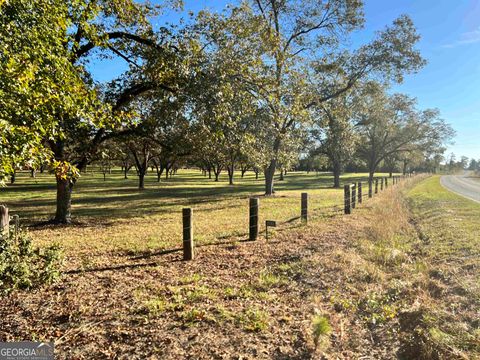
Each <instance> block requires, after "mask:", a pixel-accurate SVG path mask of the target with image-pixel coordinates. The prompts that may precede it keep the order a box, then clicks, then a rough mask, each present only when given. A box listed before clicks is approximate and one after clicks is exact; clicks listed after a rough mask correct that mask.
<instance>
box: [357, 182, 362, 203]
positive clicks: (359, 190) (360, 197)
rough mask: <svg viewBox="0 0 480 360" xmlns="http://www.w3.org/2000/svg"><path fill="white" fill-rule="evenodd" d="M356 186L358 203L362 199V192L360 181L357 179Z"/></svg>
mask: <svg viewBox="0 0 480 360" xmlns="http://www.w3.org/2000/svg"><path fill="white" fill-rule="evenodd" d="M357 188H358V195H357V196H358V203H359V204H361V203H362V201H363V192H362V182H361V181H359V182H358V184H357Z"/></svg>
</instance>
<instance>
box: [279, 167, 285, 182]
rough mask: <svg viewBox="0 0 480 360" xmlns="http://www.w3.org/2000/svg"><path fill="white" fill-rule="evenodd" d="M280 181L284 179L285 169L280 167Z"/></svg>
mask: <svg viewBox="0 0 480 360" xmlns="http://www.w3.org/2000/svg"><path fill="white" fill-rule="evenodd" d="M278 180H279V181H283V180H284V178H283V169H280V178H279V179H278Z"/></svg>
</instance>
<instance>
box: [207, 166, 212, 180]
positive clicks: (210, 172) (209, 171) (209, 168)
mask: <svg viewBox="0 0 480 360" xmlns="http://www.w3.org/2000/svg"><path fill="white" fill-rule="evenodd" d="M208 178H209V179H211V178H212V168H211V167H208Z"/></svg>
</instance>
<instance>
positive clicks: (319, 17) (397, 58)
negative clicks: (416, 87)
mask: <svg viewBox="0 0 480 360" xmlns="http://www.w3.org/2000/svg"><path fill="white" fill-rule="evenodd" d="M362 10H363V3H362V1H350V0H329V1H323V0H322V1H321V0H308V1H301V2H299V1H293V0H291V1H289V0H251V1H244V2H242V4H241V5H240V6H239V7H237V8H234V9H233V10H232V12H231V15H230V17H229V18H228V19H226V20H224V21H223V22H222V25H221V26H217V27H216V28H217V29H218V28H221V29H222V30H223V36H220V35H219V32H218V31H217V32H216V33H215V35H216V36H214V37H211V38H210V41H211V42H216V43H217V44H218V46H220V47H221V46H223V44H224V43H228V42H229V41H230V42H231V41H234V42H235V43H236V44H237V49H238V51H240V52H241V53H242V60H243V61H244V64H243V66H241V67H240V68H238V70H237V72H238V74H237V78H238V79H240V80H241V81H243V83H244V84H245V88H246V89H248V90H249V91H250V93H251V94H252V96H254V97H255V98H256V101H257V103H258V104H259V105H260V106H262V107H264V108H265V111H266V112H267V114H268V117H267V119H266V120H267V122H266V124H265V126H266V127H270V128H271V130H270V131H265V134H268V136H273V138H272V139H262V140H261V141H268V142H270V143H271V148H270V149H269V152H268V153H269V160H268V164H266V166H265V193H266V194H267V195H270V194H272V193H273V191H274V189H273V187H274V181H273V177H274V173H275V170H276V168H277V164H278V160H279V159H278V156H279V152H280V149H281V148H282V142H283V141H284V140H285V138H288V136H289V133H290V132H291V131H292V130H293V129H295V128H298V127H299V126H300V125H301V124H304V123H308V121H310V119H311V117H310V115H311V114H310V112H309V111H308V109H309V107H311V106H313V105H318V104H320V103H322V102H323V101H326V100H328V99H331V98H334V97H336V96H338V95H339V94H341V93H342V92H344V91H347V90H348V89H350V88H351V87H352V86H354V85H355V83H356V82H357V81H358V80H359V79H360V78H362V77H364V76H366V75H368V74H371V73H377V74H378V73H383V74H385V75H386V77H388V78H394V79H396V80H401V78H402V74H403V73H404V72H409V71H414V70H416V69H418V68H419V67H420V66H421V65H423V60H422V59H421V57H420V55H419V53H418V52H417V51H416V50H415V49H414V45H415V43H416V41H417V40H418V35H417V34H416V33H415V28H414V26H413V24H412V22H411V20H410V19H409V18H408V17H406V16H402V17H400V18H399V19H397V20H396V21H395V22H394V24H393V26H392V27H390V28H387V29H386V30H384V31H383V32H382V33H380V34H379V35H378V37H377V39H376V40H374V41H373V42H372V43H371V44H369V45H366V46H363V47H361V48H360V49H358V50H357V51H355V52H353V53H346V52H345V51H343V50H340V49H341V48H342V45H343V43H344V42H345V40H346V38H347V37H346V35H347V34H348V33H350V32H351V31H353V30H355V29H358V28H360V27H361V26H362V24H363V22H364V18H363V12H362ZM312 59H313V61H312ZM312 83H313V84H315V85H313V84H312ZM312 86H313V87H312ZM312 95H315V96H312Z"/></svg>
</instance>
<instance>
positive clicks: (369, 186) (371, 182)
mask: <svg viewBox="0 0 480 360" xmlns="http://www.w3.org/2000/svg"><path fill="white" fill-rule="evenodd" d="M372 196H373V180H368V197H369V198H370V199H371V198H372Z"/></svg>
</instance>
